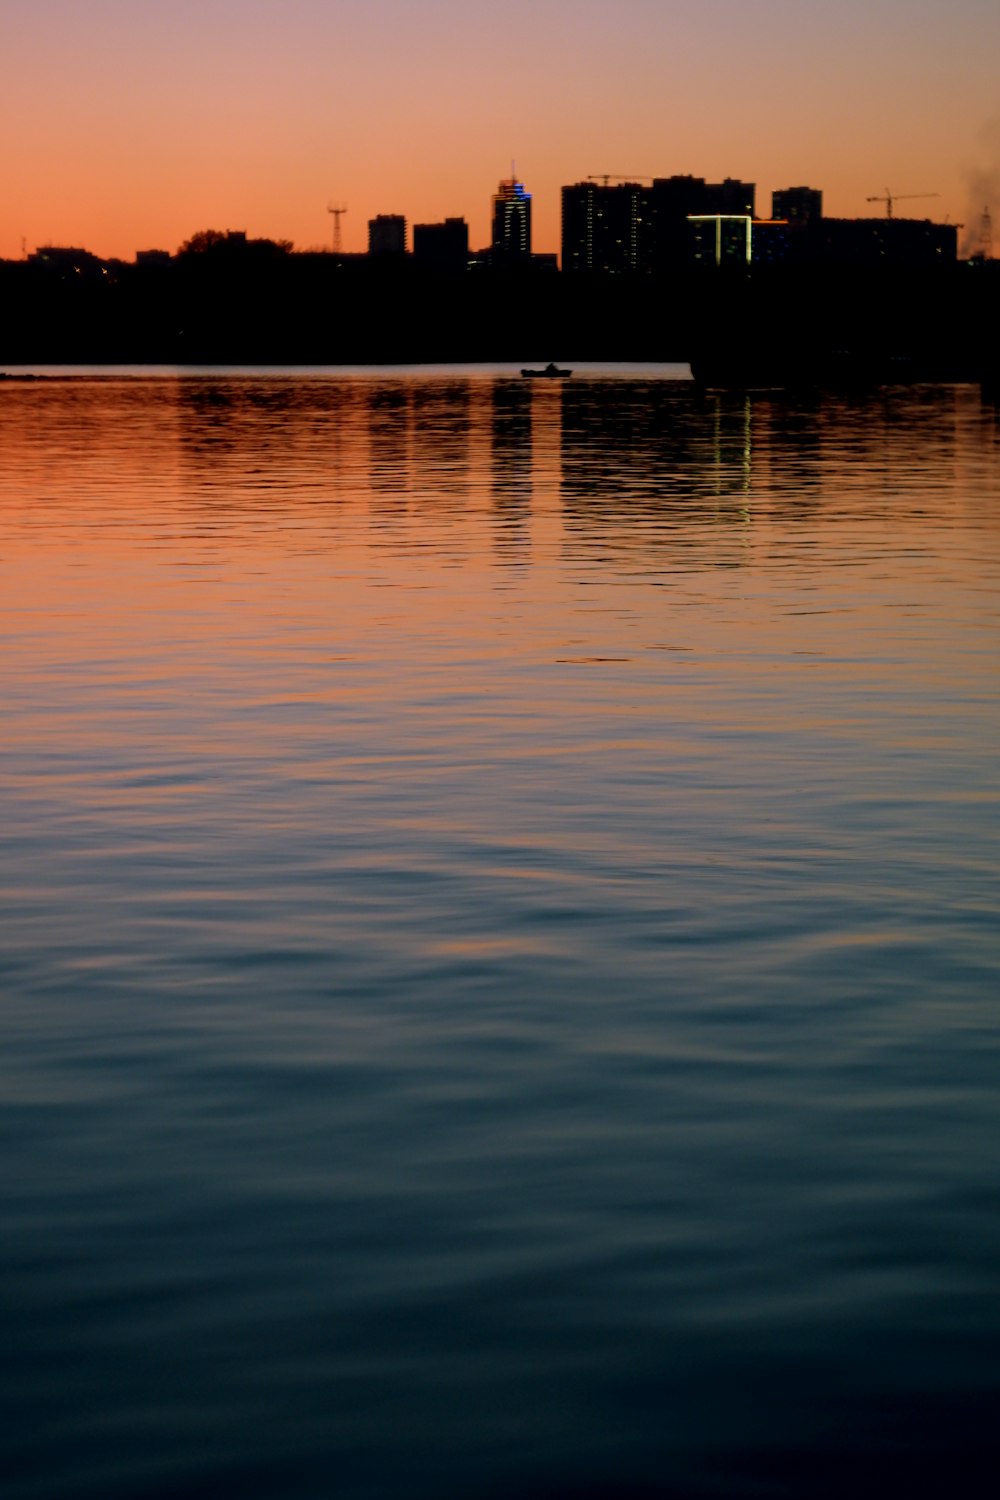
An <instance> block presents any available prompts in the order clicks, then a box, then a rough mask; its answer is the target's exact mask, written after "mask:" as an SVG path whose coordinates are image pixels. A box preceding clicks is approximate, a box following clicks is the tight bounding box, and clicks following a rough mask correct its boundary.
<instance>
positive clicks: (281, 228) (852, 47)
mask: <svg viewBox="0 0 1000 1500" xmlns="http://www.w3.org/2000/svg"><path fill="white" fill-rule="evenodd" d="M998 58H1000V3H998V0H838V3H836V4H834V3H833V0H505V3H503V0H171V3H169V4H165V3H164V4H161V3H154V0H0V256H3V257H8V258H16V257H19V256H20V255H21V254H22V253H23V249H27V251H28V252H29V253H30V252H31V251H32V250H34V249H35V248H36V247H37V246H39V245H44V244H57V245H82V246H84V247H85V248H87V249H90V250H92V251H94V252H95V253H96V254H98V255H101V256H106V257H111V256H120V257H122V258H125V259H131V258H132V256H133V255H134V254H135V252H136V251H137V250H140V249H148V248H162V249H167V250H175V249H176V248H177V246H178V245H180V244H181V243H182V241H184V240H185V239H187V238H188V237H189V236H190V235H191V234H193V233H194V232H195V231H197V230H199V229H206V228H215V229H245V230H246V231H247V233H248V234H250V235H252V236H267V237H270V238H276V239H290V240H292V241H293V242H294V243H295V245H296V247H297V248H299V249H306V248H312V247H318V246H324V245H329V244H330V243H331V230H332V224H333V220H332V218H331V216H330V215H329V213H328V212H327V209H328V206H329V205H330V204H331V203H339V204H345V205H346V206H347V213H346V214H345V215H344V217H343V220H342V232H343V246H344V249H345V250H363V249H365V248H366V245H367V223H368V220H369V218H371V217H373V216H374V215H375V214H376V213H401V214H404V215H405V216H406V218H407V220H408V221H409V222H410V223H411V224H412V223H423V222H430V221H434V220H437V219H441V218H443V217H445V216H446V215H461V216H464V217H465V218H466V219H467V220H468V221H469V226H470V238H471V242H472V244H473V246H474V247H475V246H480V245H483V244H485V243H487V242H488V239H489V214H490V198H491V195H492V193H493V192H494V191H495V189H496V185H497V183H498V181H499V180H500V178H501V177H505V176H509V174H510V171H511V163H512V162H515V163H516V171H517V175H518V176H519V177H520V178H521V179H522V180H523V181H524V183H525V184H526V186H527V188H528V190H529V191H530V192H531V193H532V197H533V217H534V249H536V250H542V251H546V250H547V251H555V250H558V248H559V189H560V187H561V185H562V184H564V183H569V182H578V181H580V180H582V179H583V178H585V177H586V176H588V175H589V174H591V173H593V174H601V173H612V174H619V173H620V174H625V175H644V176H669V175H670V174H672V173H675V172H690V173H693V174H694V175H696V176H699V177H707V178H708V179H709V180H712V181H717V180H719V179H721V178H722V177H725V176H732V177H740V178H743V179H745V180H749V181H752V182H755V183H756V184H757V188H758V192H757V210H758V213H762V214H766V213H767V212H769V210H770V194H771V190H772V189H773V188H780V187H789V186H798V185H802V184H806V185H809V186H812V187H818V188H822V189H823V192H824V195H825V196H824V210H825V212H826V213H828V214H833V215H844V216H849V217H856V216H862V215H865V214H871V213H879V214H881V213H883V212H884V205H881V204H877V203H876V204H868V203H866V198H867V197H868V196H869V195H877V194H884V193H885V192H886V190H887V189H888V190H889V191H891V192H892V193H894V194H897V195H903V194H937V195H939V196H938V197H937V198H934V197H919V198H917V197H915V198H913V199H912V200H910V201H905V202H904V201H902V198H901V201H900V202H899V205H898V207H897V209H896V212H897V213H899V214H902V213H904V212H909V213H912V214H914V215H915V216H918V217H925V216H927V217H931V218H934V219H938V220H943V219H945V218H946V217H948V218H950V220H951V222H962V221H969V220H970V218H971V217H972V216H975V218H976V223H977V227H978V216H979V214H980V213H981V211H982V207H983V204H982V202H981V201H979V200H980V199H981V198H982V197H983V195H984V194H985V195H988V194H989V193H991V192H994V191H995V193H996V200H995V202H993V203H992V204H991V208H992V210H993V215H994V218H995V220H996V221H997V224H998V231H1000V68H998V65H997V59H998Z"/></svg>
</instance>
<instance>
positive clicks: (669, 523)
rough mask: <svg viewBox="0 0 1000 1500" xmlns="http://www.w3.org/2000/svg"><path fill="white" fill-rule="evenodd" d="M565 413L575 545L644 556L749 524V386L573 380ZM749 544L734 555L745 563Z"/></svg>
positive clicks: (565, 474)
mask: <svg viewBox="0 0 1000 1500" xmlns="http://www.w3.org/2000/svg"><path fill="white" fill-rule="evenodd" d="M562 411H563V425H562V480H561V497H562V507H563V527H564V532H565V534H566V537H567V539H568V540H569V539H571V540H572V542H573V544H574V545H581V544H582V545H585V546H588V547H589V546H593V547H598V548H600V547H606V546H607V545H608V544H609V542H612V541H613V544H614V547H615V550H616V552H625V553H628V552H635V553H636V554H637V555H639V554H644V553H646V552H648V550H649V549H650V548H653V549H657V550H659V549H662V548H669V549H671V550H672V551H674V550H680V549H687V548H690V547H693V546H698V545H700V544H701V543H702V542H703V540H704V536H705V527H706V526H709V525H711V526H712V527H713V529H714V530H715V531H716V532H717V528H718V525H719V523H720V521H721V522H723V523H724V524H726V525H727V526H728V525H730V524H731V525H733V526H734V527H735V526H738V527H740V528H745V525H746V522H747V519H748V508H747V505H748V496H749V493H750V485H751V476H752V464H753V445H752V417H753V406H752V403H751V401H750V398H749V397H748V396H747V395H746V393H740V394H735V393H734V394H730V395H725V396H719V397H715V398H706V397H705V396H704V395H702V394H701V393H700V392H699V391H698V390H697V389H696V388H695V387H694V386H692V385H690V384H688V383H687V382H679V381H677V382H675V381H665V380H663V381H631V380H630V381H621V382H617V381H607V382H602V383H600V384H597V383H589V382H588V383H586V384H584V383H583V382H581V383H580V384H579V386H577V387H576V388H575V389H574V388H572V382H569V383H568V385H567V389H566V390H565V391H564V393H563V408H562ZM734 536H735V533H734ZM742 545H743V543H742V538H741V540H740V548H741V550H740V552H738V553H736V554H735V555H734V556H733V557H731V558H730V559H729V561H741V560H742ZM713 547H714V548H715V549H716V550H717V537H716V540H715V541H713Z"/></svg>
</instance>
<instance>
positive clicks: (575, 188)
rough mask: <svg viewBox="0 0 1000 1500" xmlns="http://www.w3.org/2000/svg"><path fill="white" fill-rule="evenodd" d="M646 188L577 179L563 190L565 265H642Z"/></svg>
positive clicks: (622, 268) (616, 270) (607, 268)
mask: <svg viewBox="0 0 1000 1500" xmlns="http://www.w3.org/2000/svg"><path fill="white" fill-rule="evenodd" d="M645 208H646V195H645V190H644V189H643V188H642V187H641V186H640V185H639V183H637V182H619V183H615V184H614V186H612V185H610V184H608V183H597V182H577V183H574V184H573V185H572V186H571V187H564V188H563V190H562V268H563V270H564V271H600V272H603V273H604V274H605V275H611V276H615V275H621V274H623V273H625V272H628V271H636V270H638V269H640V255H641V246H642V231H643V224H644V214H645Z"/></svg>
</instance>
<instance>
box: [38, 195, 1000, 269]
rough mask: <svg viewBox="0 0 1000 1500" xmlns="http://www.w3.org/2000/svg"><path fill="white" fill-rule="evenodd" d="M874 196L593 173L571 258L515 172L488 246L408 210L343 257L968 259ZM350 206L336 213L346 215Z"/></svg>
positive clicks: (615, 263)
mask: <svg viewBox="0 0 1000 1500" xmlns="http://www.w3.org/2000/svg"><path fill="white" fill-rule="evenodd" d="M872 201H880V202H885V203H886V204H887V212H886V214H885V216H884V217H879V218H863V219H832V218H827V217H825V215H824V213H823V194H822V192H821V191H820V190H819V189H818V188H812V187H788V188H782V189H779V190H777V191H775V192H774V193H772V195H771V214H770V217H769V218H763V217H758V215H757V211H756V185H755V184H754V183H752V182H743V181H741V180H740V179H738V178H735V177H726V178H724V179H723V180H722V181H721V182H708V181H706V180H705V178H703V177H693V176H690V175H676V176H672V177H653V178H641V179H631V178H617V177H612V176H593V177H589V178H587V180H586V181H584V182H577V183H572V184H569V185H567V186H565V187H563V189H562V244H561V261H560V259H557V257H556V256H555V255H539V254H536V253H535V252H534V251H533V250H532V244H531V233H532V226H531V207H532V204H531V194H530V193H529V192H528V190H527V188H526V187H525V185H524V183H523V182H521V181H520V180H519V179H518V178H517V176H516V175H515V173H514V172H513V171H512V172H511V175H510V177H507V178H504V179H503V180H502V181H501V182H500V183H499V184H498V185H497V189H496V192H495V193H494V194H493V197H492V201H491V211H490V242H489V244H488V245H486V246H484V247H483V248H482V249H479V250H474V249H472V248H470V243H469V227H468V224H467V223H466V221H465V219H464V218H458V217H455V218H446V219H444V220H442V221H441V222H440V223H433V224H414V225H413V226H412V235H409V234H408V225H407V221H406V219H405V218H404V216H403V215H402V214H398V213H380V214H377V215H376V216H375V218H373V219H370V220H369V221H368V250H367V255H342V254H340V252H339V250H338V249H337V248H336V247H337V245H338V243H339V218H338V222H337V233H336V235H335V241H334V251H333V254H334V255H335V256H337V257H338V258H339V260H340V261H341V262H347V261H350V262H358V261H365V260H368V261H371V262H377V263H379V264H381V265H383V266H385V265H390V264H392V263H396V264H401V263H403V262H407V263H412V264H414V265H416V266H419V267H423V268H425V269H426V270H429V271H438V272H463V271H469V270H472V271H476V270H482V269H494V270H518V271H524V270H532V271H555V270H557V269H558V268H559V265H560V263H561V268H562V271H563V272H564V273H565V274H568V275H579V274H586V273H590V274H596V275H601V276H623V275H635V274H638V275H668V274H676V273H678V272H684V271H689V270H693V269H696V268H698V267H711V266H730V265H765V264H766V265H774V264H781V263H788V264H814V265H819V266H834V265H845V266H852V267H866V266H878V265H885V264H892V265H901V266H902V265H905V266H929V265H934V264H944V263H948V262H954V261H955V260H957V257H958V235H957V229H958V227H959V226H956V225H954V224H938V223H934V222H932V221H931V220H929V219H909V218H898V217H893V214H892V204H893V200H892V199H891V198H889V197H886V198H885V199H879V200H872ZM332 211H333V210H331V212H332ZM345 211H346V210H344V209H343V208H338V209H337V210H336V212H337V214H338V215H340V214H342V213H343V212H345ZM981 238H982V237H981ZM202 242H204V243H202ZM984 243H985V241H984ZM266 246H271V247H272V248H273V249H280V250H282V251H287V250H290V249H291V246H290V245H289V244H288V243H287V242H278V243H275V242H272V241H263V240H248V239H247V236H246V234H245V233H244V232H243V231H237V230H228V231H225V232H217V231H214V230H209V231H203V232H201V234H199V235H195V236H193V237H192V239H191V240H190V241H188V242H187V244H186V245H185V246H182V247H181V251H180V252H179V254H184V253H192V252H200V251H204V250H209V251H211V252H213V253H217V252H218V251H219V250H222V251H225V252H230V253H231V252H233V251H239V250H241V249H243V250H245V251H247V252H248V253H255V254H258V255H260V254H262V253H263V247H266ZM328 253H329V252H328ZM991 253H992V242H991V241H990V249H989V251H982V249H981V250H980V254H979V258H989V256H990V255H991ZM172 259H174V257H172V256H171V254H170V252H169V251H166V250H140V251H138V252H137V254H136V263H137V264H138V265H142V266H145V267H147V268H153V267H159V266H165V265H167V264H169V263H170V262H171V261H172ZM29 260H31V261H33V262H34V263H36V264H38V265H40V266H43V267H47V268H49V269H51V270H59V271H60V273H61V274H66V273H67V271H69V270H71V272H72V274H75V275H84V276H86V275H93V274H95V273H96V274H100V271H99V267H100V265H101V264H102V263H101V262H98V260H97V259H96V257H94V256H92V255H90V254H89V253H88V252H87V251H84V250H77V249H70V248H59V247H55V246H46V247H44V248H42V249H39V250H38V251H36V252H35V254H34V255H32V256H29ZM108 264H110V263H108Z"/></svg>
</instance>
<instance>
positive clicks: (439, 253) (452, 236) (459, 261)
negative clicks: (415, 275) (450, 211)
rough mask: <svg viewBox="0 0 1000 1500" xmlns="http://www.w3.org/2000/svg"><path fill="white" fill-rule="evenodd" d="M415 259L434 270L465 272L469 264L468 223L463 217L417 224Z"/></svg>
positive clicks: (414, 243) (414, 235)
mask: <svg viewBox="0 0 1000 1500" xmlns="http://www.w3.org/2000/svg"><path fill="white" fill-rule="evenodd" d="M413 259H414V260H415V261H416V262H417V264H418V265H422V266H426V267H427V268H428V269H429V270H434V271H465V270H467V269H468V265H469V226H468V224H467V223H466V222H465V220H464V219H445V221H444V223H443V224H414V226H413Z"/></svg>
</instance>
